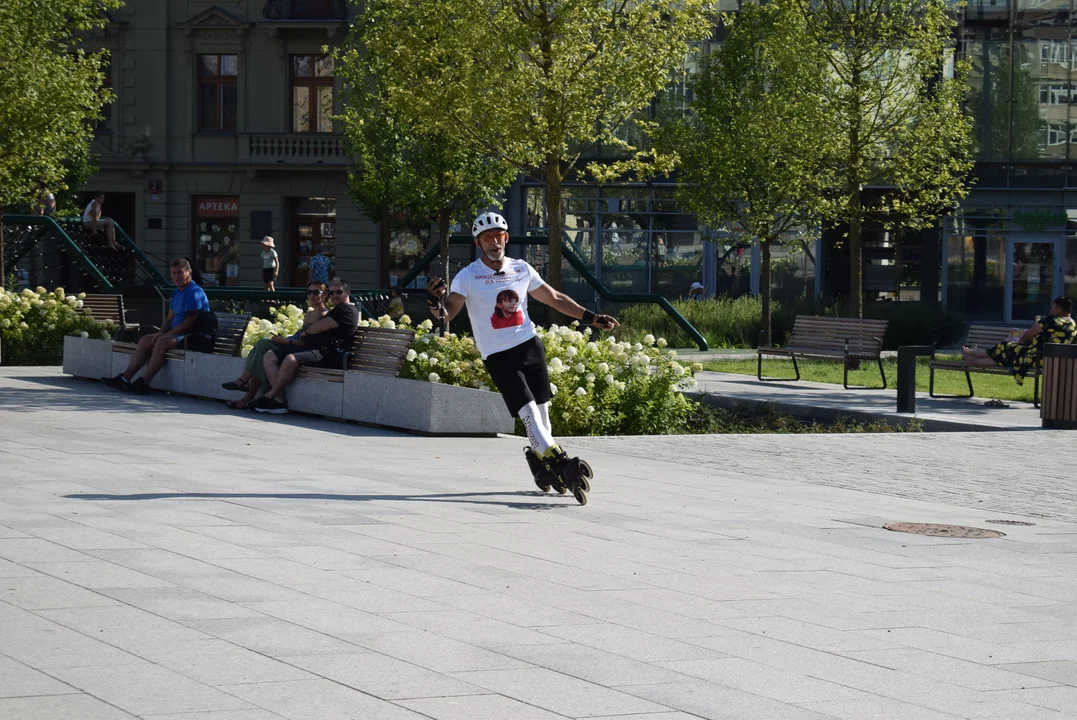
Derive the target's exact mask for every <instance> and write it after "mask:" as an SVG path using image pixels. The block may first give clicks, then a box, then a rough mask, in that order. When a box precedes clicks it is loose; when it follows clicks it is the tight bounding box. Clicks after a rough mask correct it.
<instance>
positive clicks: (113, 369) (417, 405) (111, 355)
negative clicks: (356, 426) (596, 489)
mask: <svg viewBox="0 0 1077 720" xmlns="http://www.w3.org/2000/svg"><path fill="white" fill-rule="evenodd" d="M121 350H122V351H121ZM130 358H131V355H130V351H129V349H127V348H124V347H123V346H119V348H117V349H116V350H115V351H114V348H113V343H112V342H111V341H107V340H92V339H89V338H78V337H67V338H64V372H65V373H66V374H68V375H73V376H75V377H82V378H89V379H92V380H97V379H99V378H102V377H111V376H113V375H117V374H119V373H121V372H123V371H124V369H125V368H126V367H127V363H128V361H129V360H130ZM243 365H244V360H243V358H237V357H226V356H223V355H207V354H204V353H193V352H188V353H184V354H183V356H182V357H181V358H174V359H169V360H168V361H167V362H166V364H165V367H164V368H163V369H162V370H161V372H160V373H158V374H157V376H156V377H155V378H154V379H153V382H152V383H151V384H150V385H151V387H154V388H156V389H159V390H164V391H167V392H173V393H180V394H184V395H191V396H194V397H201V398H207V399H213V400H235V399H237V398H239V397H240V394H239V393H236V392H229V391H228V390H225V389H224V388H222V387H221V383H223V382H227V381H228V380H232V379H234V378H236V377H239V375H240V373H242V372H243ZM287 399H288V408H289V409H290V410H292V411H294V412H300V413H305V414H310V415H320V416H323V417H328V418H335V419H340V420H350V421H353V422H358V423H362V424H364V425H378V426H382V427H387V428H393V429H397V430H407V431H410V432H418V433H424V434H430V435H496V434H498V433H511V432H512V431H513V429H514V427H515V421H514V420H513V419H512V417H511V416H510V415H509V413H508V410H507V409H506V408H505V403H504V401H502V399H501V396H500V395H499V394H498V393H494V392H488V391H484V390H472V389H471V388H463V387H457V386H454V385H441V384H437V383H429V382H422V381H420V380H408V379H405V378H395V377H386V376H384V375H371V374H368V373H360V372H352V371H348V372H345V373H344V378H343V382H331V381H329V380H322V379H313V378H302V377H300V378H297V379H296V380H295V382H294V383H292V384H291V385H290V386H289V387H288V390H287Z"/></svg>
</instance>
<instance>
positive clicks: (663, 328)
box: [617, 295, 964, 350]
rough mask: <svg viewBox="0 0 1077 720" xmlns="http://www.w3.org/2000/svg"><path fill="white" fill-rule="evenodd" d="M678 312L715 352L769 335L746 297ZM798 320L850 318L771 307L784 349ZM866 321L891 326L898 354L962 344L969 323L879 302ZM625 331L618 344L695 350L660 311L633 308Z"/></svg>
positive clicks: (840, 310)
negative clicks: (649, 339)
mask: <svg viewBox="0 0 1077 720" xmlns="http://www.w3.org/2000/svg"><path fill="white" fill-rule="evenodd" d="M673 306H674V307H675V308H677V310H678V312H680V313H681V314H682V315H684V316H685V318H687V320H688V322H690V323H692V325H693V326H695V328H696V329H697V330H699V332H701V333H702V334H703V337H705V338H706V339H707V343H708V344H709V345H710V346H711V347H712V348H753V347H756V346H757V345H758V342H759V333H760V331H761V330H762V329H763V320H762V318H763V310H762V303H761V301H760V299H759V298H758V297H756V296H752V295H745V296H742V297H738V298H716V299H712V300H695V301H690V300H679V301H674V303H673ZM797 315H827V316H833V317H841V316H847V315H848V313H846V312H845V308H844V306H834V305H825V304H822V303H817V302H814V301H808V300H803V299H802V300H799V301H796V302H792V303H785V304H783V303H779V302H772V303H771V318H772V322H771V331H772V333H773V336H774V342H775V343H777V344H779V345H780V344H782V343H784V342H785V339H786V337H788V335H789V332H790V331H791V330H792V328H793V321H794V320H795V319H796V316H797ZM864 317H866V318H875V319H880V320H889V321H890V324H889V326H888V329H887V332H886V337H885V338H884V339H883V340H884V343H883V347H884V348H886V349H888V350H893V349H895V348H897V347H898V346H899V345H932V344H943V345H945V344H952V343H956V342H958V341H960V340H961V337H962V335H963V333H964V319H963V318H962V316H961V315H959V314H958V313H954V312H949V311H947V310H946V309H945V308H943V307H942V306H940V305H927V304H923V303H915V302H903V303H895V302H877V303H869V304H868V305H865V306H864ZM618 319H619V320H620V321H621V324H622V325H623V327H622V328H621V329H620V330H619V331H618V332H617V336H618V338H621V339H624V340H630V341H633V342H636V341H638V340H640V339H642V338H643V337H644V336H645V335H647V334H652V335H656V336H662V337H665V338H666V339H667V340H668V341H669V344H670V346H672V347H679V348H690V347H694V345H695V344H694V343H693V342H692V339H691V338H690V337H688V334H687V333H685V332H684V331H683V330H682V329H681V328H680V326H678V325H677V324H676V323H675V322H674V321H673V319H672V318H671V317H670V316H669V315H667V314H666V313H665V312H664V311H663V310H662V308H660V307H658V306H657V305H652V304H646V305H632V306H629V307H626V308H624V309H623V310H621V311H620V312H619V313H618Z"/></svg>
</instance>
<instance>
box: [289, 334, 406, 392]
mask: <svg viewBox="0 0 1077 720" xmlns="http://www.w3.org/2000/svg"><path fill="white" fill-rule="evenodd" d="M413 340H415V331H414V330H390V329H389V328H368V327H361V328H359V330H358V331H357V332H356V333H355V337H354V338H353V339H352V345H351V349H350V350H349V351H348V352H347V353H346V354H345V356H344V362H343V363H342V365H343V367H340V368H316V367H304V368H300V370H299V372H298V373H296V377H301V378H308V379H310V380H327V381H329V382H344V372H345V371H348V370H350V371H352V372H364V373H374V374H376V375H388V376H390V377H396V376H397V375H399V374H400V369H401V368H403V367H404V361H405V360H406V358H407V354H408V349H409V348H410V347H411V343H412V341H413Z"/></svg>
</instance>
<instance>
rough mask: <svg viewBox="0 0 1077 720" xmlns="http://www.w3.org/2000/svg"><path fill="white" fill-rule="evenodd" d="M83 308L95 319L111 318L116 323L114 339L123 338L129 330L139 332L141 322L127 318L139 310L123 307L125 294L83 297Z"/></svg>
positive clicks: (88, 295)
mask: <svg viewBox="0 0 1077 720" xmlns="http://www.w3.org/2000/svg"><path fill="white" fill-rule="evenodd" d="M82 309H83V310H85V311H87V312H88V313H90V315H91V316H93V319H94V320H100V321H102V322H103V321H105V320H111V321H112V322H113V323H115V324H116V332H115V333H113V335H112V339H113V340H122V339H123V336H124V335H125V334H126V333H127V332H129V331H134V332H138V329H139V324H138V323H137V322H130V321H128V319H127V316H128V313H135V314H136V315H137V313H138V311H137V310H125V309H124V307H123V295H90V294H87V295H86V297H84V298H83V299H82Z"/></svg>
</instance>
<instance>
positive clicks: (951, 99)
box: [797, 0, 972, 317]
mask: <svg viewBox="0 0 1077 720" xmlns="http://www.w3.org/2000/svg"><path fill="white" fill-rule="evenodd" d="M797 1H798V3H799V5H800V8H801V13H802V14H803V16H804V18H805V20H806V23H807V28H808V31H809V33H810V34H811V35H812V37H813V44H814V45H815V46H817V47H818V48H820V52H821V53H822V54H823V57H824V59H825V60H826V64H827V69H828V72H827V74H826V75H825V77H824V84H823V86H822V89H821V92H822V97H823V100H824V102H825V104H826V107H827V114H828V116H829V121H828V123H827V125H828V127H829V128H831V129H832V130H833V137H832V140H831V149H830V153H831V166H832V168H833V169H834V172H836V173H837V174H838V175H839V176H840V178H841V182H840V183H839V184H838V185H837V186H836V187H835V188H834V192H832V193H829V194H828V195H827V201H828V203H827V204H828V207H827V208H826V212H827V217H828V218H829V219H830V221H832V222H834V223H837V224H847V225H848V235H847V241H848V245H849V259H850V268H851V269H850V283H849V285H850V287H849V293H850V309H851V312H852V314H853V315H854V316H855V317H861V316H862V315H863V302H864V293H863V277H864V272H863V255H862V249H861V246H862V243H861V240H862V235H863V226H864V222H865V220H867V219H869V218H871V219H873V220H876V221H878V222H880V223H881V224H882V225H883V226H884V227H888V228H899V227H906V228H917V227H924V226H926V225H928V224H930V223H931V222H932V221H933V220H935V219H936V218H938V217H939V216H941V215H943V214H945V213H946V212H948V211H950V210H952V209H953V208H954V207H955V206H956V205H957V203H958V202H959V201H960V200H961V198H963V197H964V196H965V195H966V194H967V193H968V189H969V182H968V175H969V171H970V170H971V169H972V155H971V153H972V123H971V120H970V119H969V117H968V116H967V115H966V113H965V111H964V108H963V107H962V103H963V100H964V98H965V95H966V93H967V90H968V87H967V85H966V79H967V75H968V63H967V62H958V63H955V62H954V47H953V39H952V38H953V31H954V26H955V20H954V18H953V17H952V15H951V14H950V12H949V10H950V8H951V5H950V3H949V2H948V1H947V0H797ZM867 187H875V188H882V189H883V191H882V192H881V193H880V195H879V198H878V200H877V201H874V202H872V203H871V204H869V205H865V204H864V202H863V197H862V193H863V191H864V189H865V188H867Z"/></svg>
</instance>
